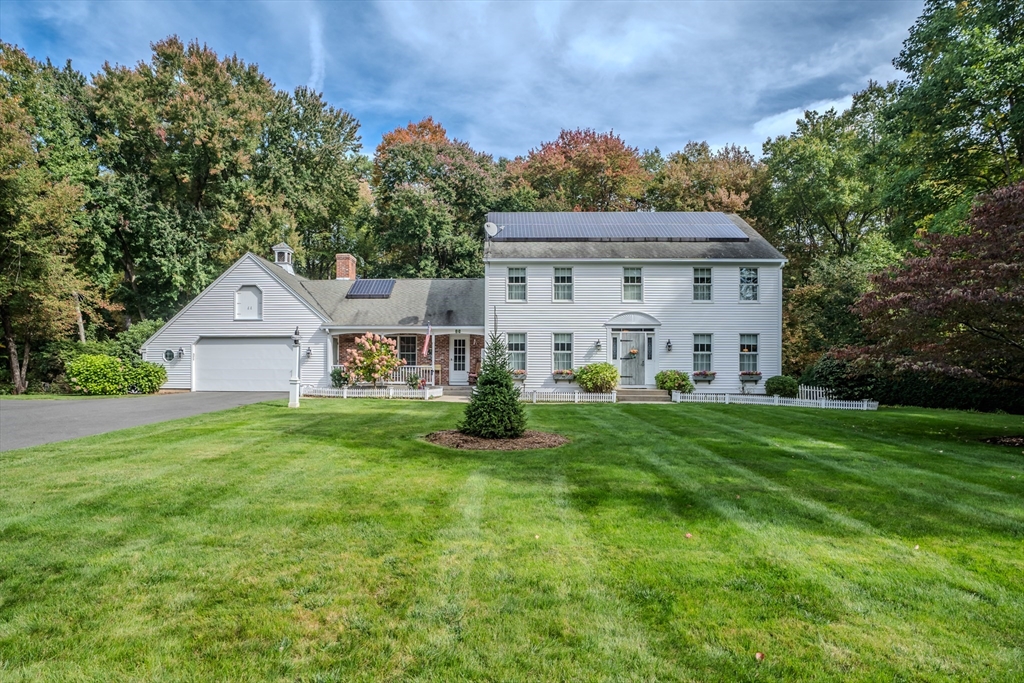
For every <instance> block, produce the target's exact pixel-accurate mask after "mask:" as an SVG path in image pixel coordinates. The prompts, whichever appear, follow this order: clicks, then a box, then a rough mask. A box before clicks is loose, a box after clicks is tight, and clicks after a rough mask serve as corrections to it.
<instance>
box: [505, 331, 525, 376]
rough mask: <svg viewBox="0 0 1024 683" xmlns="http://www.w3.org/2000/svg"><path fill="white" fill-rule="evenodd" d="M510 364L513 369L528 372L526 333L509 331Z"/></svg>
mask: <svg viewBox="0 0 1024 683" xmlns="http://www.w3.org/2000/svg"><path fill="white" fill-rule="evenodd" d="M508 364H509V368H510V369H511V370H522V371H523V372H526V333H525V332H509V333H508Z"/></svg>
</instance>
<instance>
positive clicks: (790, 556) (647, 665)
mask: <svg viewBox="0 0 1024 683" xmlns="http://www.w3.org/2000/svg"><path fill="white" fill-rule="evenodd" d="M461 410H462V406H461V405H458V404H450V403H440V404H425V403H420V402H413V401H340V400H336V401H331V400H321V401H314V400H307V401H304V402H303V405H302V408H301V409H299V410H289V409H287V408H286V407H284V405H283V404H260V405H252V406H245V407H241V408H237V409H234V410H229V411H225V412H222V413H217V414H213V415H207V416H204V417H201V418H192V419H189V420H182V421H178V422H169V423H164V424H160V425H153V426H147V427H141V428H137V429H132V430H127V431H123V432H118V433H115V434H111V435H106V436H99V437H90V438H86V439H81V440H78V441H74V442H67V443H64V444H58V445H49V446H41V447H38V448H32V449H25V450H20V451H11V452H6V453H0V680H3V681H20V680H52V681H76V680H95V681H111V680H188V681H214V680H217V681H247V680H282V681H284V680H287V681H293V680H302V681H329V680H363V681H379V680H433V681H451V680H466V679H485V680H523V681H540V680H615V681H619V680H638V681H639V680H644V681H651V680H693V681H706V680H722V681H733V680H751V681H792V680H836V681H839V680H843V681H846V680H877V681H894V680H895V681H905V680H933V681H949V680H994V681H1011V680H1015V681H1020V680H1022V679H1024V454H1022V452H1021V450H1020V449H1018V448H1009V447H1000V446H991V445H987V444H982V443H979V442H978V441H977V439H979V438H982V437H987V436H994V435H1005V434H1012V433H1017V434H1020V433H1024V420H1022V419H1021V418H1020V417H1019V416H1008V415H983V414H974V413H957V412H945V411H931V410H912V409H907V410H883V411H879V412H877V413H861V412H841V411H817V410H802V409H783V408H771V407H754V406H717V405H714V406H701V405H657V406H649V405H587V406H573V405H565V406H531V407H530V408H529V416H530V420H531V427H533V428H541V429H548V430H553V431H559V432H561V433H564V434H566V435H567V436H569V437H570V438H572V440H573V443H571V444H570V445H568V446H566V447H563V448H561V449H557V450H553V451H526V452H516V453H497V452H485V453H481V452H456V451H449V450H445V449H442V448H439V447H435V446H432V445H430V444H426V443H424V442H422V441H419V440H418V437H419V436H420V435H423V434H425V433H427V432H430V431H433V430H436V429H444V428H450V427H452V426H453V424H454V423H455V421H456V419H457V417H458V416H459V414H460V412H461ZM687 534H690V535H691V536H690V537H687ZM758 651H760V652H764V653H765V654H766V658H765V660H764V662H763V663H761V664H758V663H757V662H756V661H755V656H754V655H755V653H756V652H758Z"/></svg>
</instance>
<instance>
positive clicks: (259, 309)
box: [235, 285, 263, 320]
mask: <svg viewBox="0 0 1024 683" xmlns="http://www.w3.org/2000/svg"><path fill="white" fill-rule="evenodd" d="M262 319H263V292H262V291H261V290H260V288H259V287H257V286H256V285H245V286H244V287H239V288H238V291H237V292H235V320H262Z"/></svg>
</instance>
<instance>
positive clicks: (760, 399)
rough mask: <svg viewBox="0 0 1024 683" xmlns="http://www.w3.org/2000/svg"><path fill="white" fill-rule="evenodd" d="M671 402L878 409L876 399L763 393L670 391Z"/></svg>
mask: <svg viewBox="0 0 1024 683" xmlns="http://www.w3.org/2000/svg"><path fill="white" fill-rule="evenodd" d="M672 402H673V403H726V404H728V403H740V404H743V405H756V406H790V407H794V408H828V409H832V410H878V402H877V401H868V400H867V399H864V400H863V401H836V400H834V399H830V398H818V399H809V398H783V397H781V396H765V395H763V394H707V393H699V394H697V393H695V394H683V393H680V392H678V391H673V392H672Z"/></svg>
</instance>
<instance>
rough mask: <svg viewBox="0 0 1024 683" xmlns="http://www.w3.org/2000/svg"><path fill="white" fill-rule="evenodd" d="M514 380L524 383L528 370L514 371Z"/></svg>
mask: <svg viewBox="0 0 1024 683" xmlns="http://www.w3.org/2000/svg"><path fill="white" fill-rule="evenodd" d="M512 379H514V380H515V381H517V382H522V381H523V380H524V379H526V370H522V369H517V370H513V371H512Z"/></svg>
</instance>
